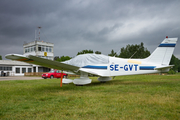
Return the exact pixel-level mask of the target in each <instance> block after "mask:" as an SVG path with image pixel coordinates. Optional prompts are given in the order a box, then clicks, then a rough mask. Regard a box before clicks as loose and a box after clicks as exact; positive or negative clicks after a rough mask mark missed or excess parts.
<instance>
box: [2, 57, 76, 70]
mask: <svg viewBox="0 0 180 120" xmlns="http://www.w3.org/2000/svg"><path fill="white" fill-rule="evenodd" d="M5 57H6V58H7V59H11V60H17V61H22V62H26V63H30V64H35V65H41V66H44V67H48V68H53V69H58V70H66V71H72V72H75V71H78V70H79V67H77V66H73V65H69V64H65V63H61V62H58V61H52V60H48V59H44V58H40V57H36V56H32V55H29V56H28V57H26V56H23V55H19V54H8V55H6V56H5Z"/></svg>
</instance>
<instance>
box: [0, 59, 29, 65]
mask: <svg viewBox="0 0 180 120" xmlns="http://www.w3.org/2000/svg"><path fill="white" fill-rule="evenodd" d="M0 65H13V66H16V65H18V66H32V64H29V63H25V62H20V61H13V60H0Z"/></svg>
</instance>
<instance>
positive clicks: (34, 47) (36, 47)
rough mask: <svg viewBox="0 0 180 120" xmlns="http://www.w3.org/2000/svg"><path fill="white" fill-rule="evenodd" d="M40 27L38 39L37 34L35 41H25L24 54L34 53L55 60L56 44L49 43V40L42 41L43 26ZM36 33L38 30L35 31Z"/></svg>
mask: <svg viewBox="0 0 180 120" xmlns="http://www.w3.org/2000/svg"><path fill="white" fill-rule="evenodd" d="M38 28H39V34H38V40H37V38H36V35H35V41H33V42H30V43H25V44H24V45H23V47H24V55H25V56H28V55H34V56H37V57H41V58H46V59H50V60H53V59H54V50H53V49H54V44H53V43H49V42H43V41H40V29H41V27H38ZM35 34H36V32H35Z"/></svg>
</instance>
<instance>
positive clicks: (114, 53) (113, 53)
mask: <svg viewBox="0 0 180 120" xmlns="http://www.w3.org/2000/svg"><path fill="white" fill-rule="evenodd" d="M108 56H111V57H113V56H116V57H117V54H116V52H114V50H111V53H110V54H108Z"/></svg>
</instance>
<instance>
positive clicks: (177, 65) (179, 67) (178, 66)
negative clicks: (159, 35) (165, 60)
mask: <svg viewBox="0 0 180 120" xmlns="http://www.w3.org/2000/svg"><path fill="white" fill-rule="evenodd" d="M170 65H174V67H173V68H171V70H173V71H174V72H176V71H178V72H180V60H179V59H178V58H176V57H175V56H174V55H172V57H171V61H170Z"/></svg>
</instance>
